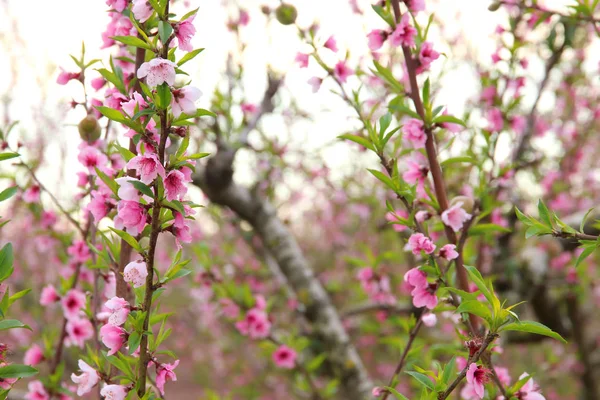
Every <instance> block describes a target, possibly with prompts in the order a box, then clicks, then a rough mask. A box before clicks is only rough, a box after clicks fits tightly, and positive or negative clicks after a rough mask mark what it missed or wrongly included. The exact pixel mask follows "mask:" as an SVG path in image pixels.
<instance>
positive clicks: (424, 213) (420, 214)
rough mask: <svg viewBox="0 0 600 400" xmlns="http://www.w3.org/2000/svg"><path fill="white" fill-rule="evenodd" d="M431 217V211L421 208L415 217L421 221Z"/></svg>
mask: <svg viewBox="0 0 600 400" xmlns="http://www.w3.org/2000/svg"><path fill="white" fill-rule="evenodd" d="M429 218H431V214H430V213H429V211H425V210H419V211H417V213H416V214H415V219H416V220H417V221H419V222H421V223H423V222H425V221H427V220H428V219H429Z"/></svg>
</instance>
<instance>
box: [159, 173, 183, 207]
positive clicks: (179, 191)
mask: <svg viewBox="0 0 600 400" xmlns="http://www.w3.org/2000/svg"><path fill="white" fill-rule="evenodd" d="M164 184H165V196H166V197H167V200H168V201H173V200H181V198H183V196H185V194H186V193H187V187H186V185H185V176H184V175H183V173H181V172H180V171H177V170H173V171H171V172H169V174H168V175H167V177H166V178H165V180H164Z"/></svg>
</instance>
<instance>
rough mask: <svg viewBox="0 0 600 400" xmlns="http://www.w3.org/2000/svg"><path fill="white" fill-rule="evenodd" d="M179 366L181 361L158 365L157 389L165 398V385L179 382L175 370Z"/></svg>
mask: <svg viewBox="0 0 600 400" xmlns="http://www.w3.org/2000/svg"><path fill="white" fill-rule="evenodd" d="M178 365H179V360H176V361H175V362H174V363H173V364H158V365H157V366H156V387H157V388H158V390H160V393H161V394H162V395H163V396H164V395H165V383H167V381H176V380H177V375H175V372H173V370H174V369H175V368H176V367H177V366H178Z"/></svg>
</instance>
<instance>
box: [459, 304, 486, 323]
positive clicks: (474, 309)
mask: <svg viewBox="0 0 600 400" xmlns="http://www.w3.org/2000/svg"><path fill="white" fill-rule="evenodd" d="M456 312H457V313H469V314H473V315H476V316H478V317H481V318H483V319H485V320H486V321H488V322H489V323H490V324H491V321H492V312H491V311H490V309H489V308H488V307H486V306H485V304H484V303H482V302H480V301H477V300H467V301H463V302H462V303H460V305H459V306H458V308H457V309H456Z"/></svg>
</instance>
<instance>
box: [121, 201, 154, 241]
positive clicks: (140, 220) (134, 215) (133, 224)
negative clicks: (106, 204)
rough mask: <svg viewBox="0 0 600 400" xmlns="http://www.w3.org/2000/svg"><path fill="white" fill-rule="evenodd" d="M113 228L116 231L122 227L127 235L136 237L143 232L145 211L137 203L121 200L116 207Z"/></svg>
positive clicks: (145, 219) (145, 217)
mask: <svg viewBox="0 0 600 400" xmlns="http://www.w3.org/2000/svg"><path fill="white" fill-rule="evenodd" d="M117 209H118V211H117V217H118V220H117V219H115V226H116V227H117V229H121V227H124V228H125V230H126V231H127V233H129V234H130V235H133V236H137V235H138V234H139V233H140V232H142V231H143V230H144V227H145V226H146V221H147V213H146V209H145V208H144V206H143V205H141V204H140V203H138V202H137V201H126V200H122V201H120V202H119V204H118V206H117Z"/></svg>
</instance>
